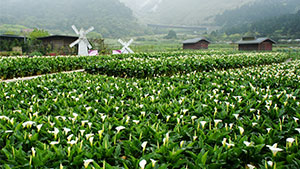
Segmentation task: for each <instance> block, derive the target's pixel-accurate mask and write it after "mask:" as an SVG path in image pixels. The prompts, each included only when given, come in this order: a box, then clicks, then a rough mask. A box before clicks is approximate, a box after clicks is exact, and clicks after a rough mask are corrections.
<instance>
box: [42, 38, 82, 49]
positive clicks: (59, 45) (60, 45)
mask: <svg viewBox="0 0 300 169" xmlns="http://www.w3.org/2000/svg"><path fill="white" fill-rule="evenodd" d="M77 39H78V37H77V36H65V35H51V36H45V37H40V38H38V40H40V41H42V43H43V45H44V46H46V47H50V48H51V50H52V51H59V50H66V49H70V48H69V45H70V44H71V43H72V42H74V41H76V40H77ZM70 51H71V49H70Z"/></svg>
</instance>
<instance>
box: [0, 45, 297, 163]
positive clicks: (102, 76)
mask: <svg viewBox="0 0 300 169" xmlns="http://www.w3.org/2000/svg"><path fill="white" fill-rule="evenodd" d="M111 57H112V56H95V57H66V56H61V57H54V58H50V57H45V58H42V57H33V58H25V57H18V58H17V57H16V58H1V62H0V65H2V66H1V69H2V70H6V71H7V72H9V71H10V69H9V68H10V67H13V66H11V65H10V64H11V63H13V64H14V65H21V66H19V68H18V69H17V68H15V69H14V70H15V71H12V72H11V73H10V74H9V76H7V75H5V73H3V72H2V73H1V76H2V79H6V78H7V77H21V76H25V75H34V74H40V73H41V72H42V71H41V70H46V71H45V73H53V72H59V70H62V69H64V70H72V69H77V68H84V69H85V70H86V72H77V73H70V74H62V73H58V74H52V75H46V76H43V77H39V78H37V79H33V80H28V81H17V82H11V83H6V82H0V168H7V169H8V168H60V169H62V168H96V169H98V168H107V169H115V168H116V169H118V168H119V169H140V168H142V169H151V168H154V169H167V168H174V169H175V168H190V169H199V168H207V169H213V168H216V169H217V168H250V169H252V168H266V169H275V168H300V150H299V138H300V137H299V136H300V125H299V123H300V121H299V118H300V83H299V81H300V60H298V58H297V57H296V54H293V56H291V54H289V53H284V52H277V53H276V52H270V53H247V52H244V53H237V52H222V51H205V52H177V53H158V54H148V55H147V54H134V55H120V56H117V57H115V58H111ZM291 57H292V58H293V60H292V61H290V62H284V61H285V60H287V59H288V58H291ZM37 60H38V62H36V61H37ZM58 60H60V61H58ZM24 63H28V64H26V65H23V64H24ZM36 63H41V64H36ZM73 63H74V64H73ZM77 63H78V64H77ZM67 64H69V65H73V66H74V67H72V66H70V67H68V68H66V67H64V66H65V65H67ZM42 65H43V66H42ZM47 65H48V67H47ZM22 66H23V67H22ZM42 67H43V69H42ZM33 69H34V70H35V72H33V73H32V74H30V73H28V72H32V71H25V70H33ZM23 70H24V71H23ZM38 71H40V73H37V72H38ZM21 72H23V73H21ZM26 72H27V73H26Z"/></svg>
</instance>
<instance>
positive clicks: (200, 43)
mask: <svg viewBox="0 0 300 169" xmlns="http://www.w3.org/2000/svg"><path fill="white" fill-rule="evenodd" d="M209 44H210V41H208V40H207V39H206V38H195V39H189V40H186V41H183V49H194V50H199V49H208V45H209Z"/></svg>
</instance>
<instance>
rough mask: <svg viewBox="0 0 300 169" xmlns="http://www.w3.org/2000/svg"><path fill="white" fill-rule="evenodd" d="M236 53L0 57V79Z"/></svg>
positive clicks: (201, 52) (199, 52)
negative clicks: (110, 63)
mask: <svg viewBox="0 0 300 169" xmlns="http://www.w3.org/2000/svg"><path fill="white" fill-rule="evenodd" d="M227 53H236V51H226V52H223V51H198V52H169V53H152V54H148V53H140V54H131V55H114V56H110V55H107V56H93V57H91V56H82V57H78V56H58V57H51V56H45V57H44V56H43V57H0V79H12V78H17V77H25V76H34V75H40V74H48V73H57V72H62V71H71V70H77V69H83V68H84V67H87V66H88V65H91V64H93V63H95V62H104V63H105V62H106V61H107V60H110V59H112V58H113V59H116V60H122V59H125V58H164V57H169V56H180V55H196V54H197V55H215V54H227Z"/></svg>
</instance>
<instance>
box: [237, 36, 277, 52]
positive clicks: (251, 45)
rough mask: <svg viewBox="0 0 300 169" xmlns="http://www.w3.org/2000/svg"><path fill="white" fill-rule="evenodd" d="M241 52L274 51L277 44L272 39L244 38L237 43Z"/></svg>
mask: <svg viewBox="0 0 300 169" xmlns="http://www.w3.org/2000/svg"><path fill="white" fill-rule="evenodd" d="M236 43H237V44H238V45H239V50H248V51H249V50H256V51H272V48H273V44H276V42H275V41H274V40H272V39H270V38H255V37H244V38H243V39H242V40H240V41H238V42H236Z"/></svg>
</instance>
